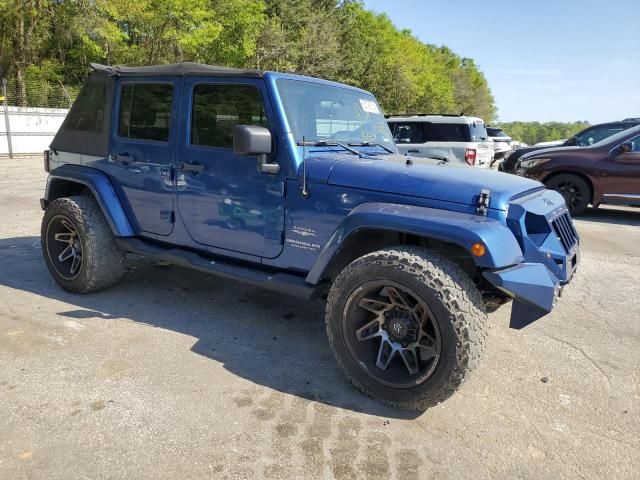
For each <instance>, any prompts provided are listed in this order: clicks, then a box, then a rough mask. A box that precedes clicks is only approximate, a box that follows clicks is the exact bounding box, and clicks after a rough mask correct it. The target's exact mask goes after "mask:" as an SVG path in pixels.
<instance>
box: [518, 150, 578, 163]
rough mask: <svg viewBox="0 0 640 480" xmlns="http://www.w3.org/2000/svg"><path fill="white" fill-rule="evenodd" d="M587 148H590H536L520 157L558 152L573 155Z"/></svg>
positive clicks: (525, 157) (541, 155)
mask: <svg viewBox="0 0 640 480" xmlns="http://www.w3.org/2000/svg"><path fill="white" fill-rule="evenodd" d="M585 148H588V147H544V148H541V149H539V150H535V151H533V152H529V153H525V154H524V155H522V156H521V157H520V159H521V160H525V159H530V158H540V157H544V156H547V155H553V156H554V157H555V156H556V155H558V154H560V155H564V154H569V155H571V154H572V153H574V152H584V151H585Z"/></svg>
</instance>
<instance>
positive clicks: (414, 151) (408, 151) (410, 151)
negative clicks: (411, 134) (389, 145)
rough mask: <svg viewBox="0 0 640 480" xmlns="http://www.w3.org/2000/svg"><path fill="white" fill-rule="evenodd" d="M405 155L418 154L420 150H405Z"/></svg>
mask: <svg viewBox="0 0 640 480" xmlns="http://www.w3.org/2000/svg"><path fill="white" fill-rule="evenodd" d="M407 153H420V150H407Z"/></svg>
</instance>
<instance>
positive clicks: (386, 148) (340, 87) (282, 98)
mask: <svg viewBox="0 0 640 480" xmlns="http://www.w3.org/2000/svg"><path fill="white" fill-rule="evenodd" d="M298 83H299V84H307V86H308V87H309V88H310V89H315V88H317V89H324V90H335V92H336V97H338V95H337V94H338V93H342V94H343V95H344V94H347V95H348V96H352V97H354V99H355V98H357V99H359V100H360V101H361V105H362V106H361V108H363V112H362V113H364V114H365V115H367V116H374V119H375V120H378V121H377V122H375V123H376V126H377V124H379V125H381V126H383V127H384V129H386V134H387V138H388V141H384V132H380V133H375V132H374V134H375V138H373V137H372V138H366V139H365V138H364V137H362V136H360V135H358V134H354V135H353V136H351V137H349V136H348V132H356V131H358V129H359V128H361V127H357V128H355V129H353V130H344V131H338V132H334V133H333V134H331V135H329V136H326V137H323V136H320V135H318V132H317V130H316V136H315V137H316V138H312V137H313V135H309V136H306V135H305V138H304V141H305V143H307V144H308V143H310V142H319V143H322V142H324V141H326V142H341V143H344V144H347V145H350V146H351V147H353V148H358V149H359V148H361V149H366V150H368V151H369V152H368V153H369V154H371V153H372V152H371V150H372V149H373V150H378V151H379V153H380V154H383V155H384V154H390V153H394V154H395V153H398V149H397V147H396V144H395V142H394V141H393V135H392V133H391V130H390V129H389V125H388V124H387V121H386V118H385V117H384V113H383V111H382V108H380V106H379V104H378V102H377V100H376V98H375V96H374V95H373V94H371V93H370V92H367V91H365V90H361V89H359V88H356V87H351V86H349V85H344V84H340V83H335V82H330V81H326V80H321V79H312V78H305V77H299V78H297V76H290V75H282V76H280V75H278V76H277V77H276V78H274V82H273V87H274V90H275V93H276V94H277V96H278V100H279V103H280V106H281V112H282V116H283V120H284V122H285V125H286V130H287V133H288V134H289V135H290V136H291V137H292V139H293V141H294V143H295V144H297V145H298V146H299V144H300V143H301V142H302V140H303V138H302V137H300V138H298V136H300V135H301V132H299V131H298V132H297V131H296V127H295V122H296V119H295V118H294V114H293V112H290V111H289V108H290V106H289V105H288V103H289V100H288V92H286V91H285V90H284V85H292V84H298ZM309 92H311V90H309ZM329 98H330V96H329ZM362 101H365V102H372V104H370V108H372V109H373V108H375V109H376V110H377V112H372V111H369V112H365V111H364V106H363V104H362ZM317 106H318V104H316V107H317ZM345 112H347V110H345ZM312 118H313V121H315V122H317V121H318V120H321V117H319V116H318V114H317V113H316V114H314V115H313V116H312ZM340 121H343V122H354V123H355V122H361V119H359V118H357V117H355V116H354V117H353V118H352V117H348V118H346V119H345V118H342V119H338V122H340ZM365 123H366V122H365ZM317 125H318V124H317V123H316V125H315V127H316V128H317ZM380 128H381V127H380ZM302 133H303V132H302ZM336 133H344V134H347V135H346V136H347V137H349V138H343V137H339V138H334V136H335V134H336ZM367 143H369V145H367ZM390 151H391V152H390ZM327 153H331V152H327ZM333 153H335V152H333ZM377 154H378V152H376V155H377Z"/></svg>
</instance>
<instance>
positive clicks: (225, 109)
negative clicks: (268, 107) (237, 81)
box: [191, 85, 268, 148]
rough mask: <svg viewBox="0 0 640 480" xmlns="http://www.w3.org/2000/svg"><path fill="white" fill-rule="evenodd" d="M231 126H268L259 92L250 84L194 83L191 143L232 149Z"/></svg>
mask: <svg viewBox="0 0 640 480" xmlns="http://www.w3.org/2000/svg"><path fill="white" fill-rule="evenodd" d="M235 125H258V126H261V127H267V126H268V122H267V115H266V113H265V110H264V103H263V102H262V97H261V96H260V91H259V90H258V89H257V88H256V87H252V86H250V85H196V87H195V88H194V89H193V110H192V114H191V144H192V145H204V146H209V147H222V148H232V147H233V127H234V126H235Z"/></svg>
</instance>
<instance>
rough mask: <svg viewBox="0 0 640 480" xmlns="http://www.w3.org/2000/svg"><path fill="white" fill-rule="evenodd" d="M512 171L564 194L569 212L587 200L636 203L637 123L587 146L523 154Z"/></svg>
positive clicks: (639, 182) (639, 168)
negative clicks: (515, 168)
mask: <svg viewBox="0 0 640 480" xmlns="http://www.w3.org/2000/svg"><path fill="white" fill-rule="evenodd" d="M516 173H517V174H518V175H522V176H525V177H528V178H532V179H535V180H539V181H541V182H543V183H544V184H545V185H546V186H547V188H551V189H553V190H557V191H558V192H560V193H561V194H562V196H563V197H564V198H565V201H566V203H567V205H568V206H569V211H570V212H571V214H572V215H579V214H581V213H582V212H584V210H585V209H586V208H587V206H588V205H589V204H592V205H593V206H594V207H597V206H598V205H600V204H612V205H629V206H635V207H638V206H640V125H639V126H636V127H632V128H628V129H626V130H623V131H622V132H618V133H616V134H615V135H612V136H610V137H607V138H605V139H603V140H600V141H599V142H596V143H594V144H593V145H590V146H588V147H564V148H557V149H548V150H541V151H539V152H531V153H528V154H527V155H525V156H523V157H522V158H521V159H520V160H519V162H518V166H517V171H516Z"/></svg>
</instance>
